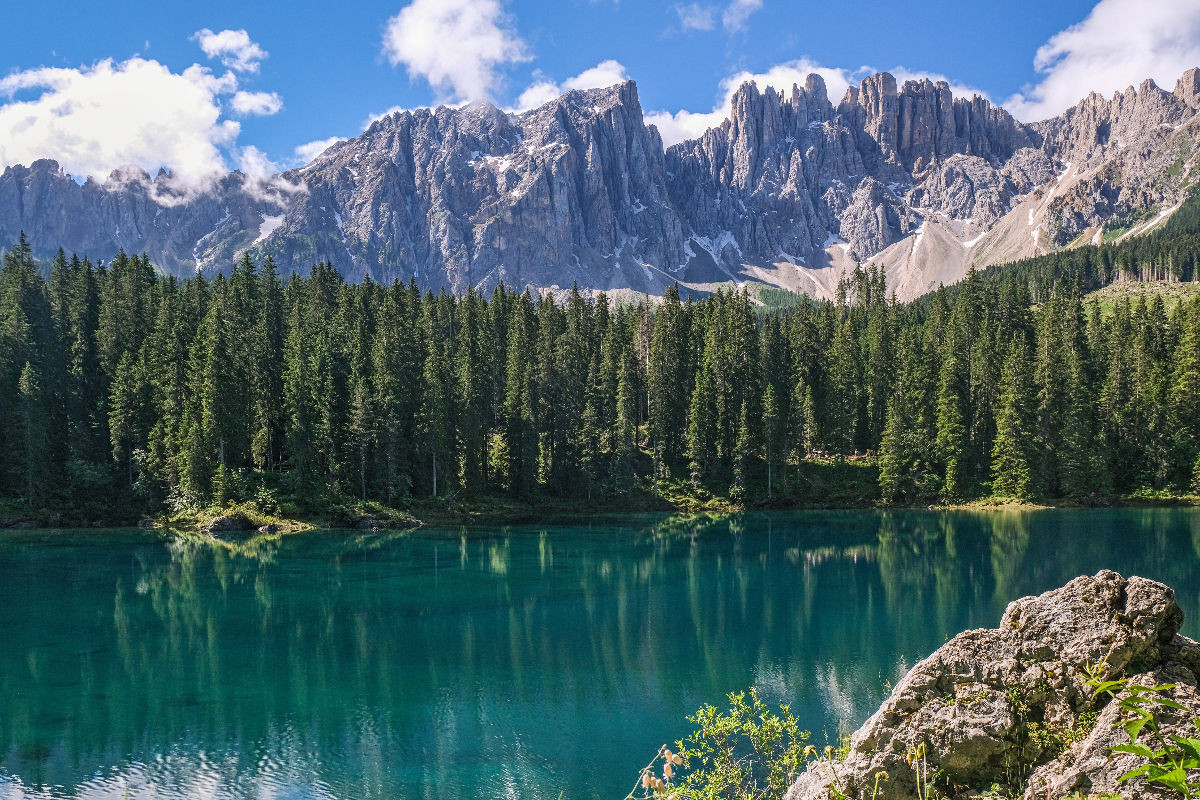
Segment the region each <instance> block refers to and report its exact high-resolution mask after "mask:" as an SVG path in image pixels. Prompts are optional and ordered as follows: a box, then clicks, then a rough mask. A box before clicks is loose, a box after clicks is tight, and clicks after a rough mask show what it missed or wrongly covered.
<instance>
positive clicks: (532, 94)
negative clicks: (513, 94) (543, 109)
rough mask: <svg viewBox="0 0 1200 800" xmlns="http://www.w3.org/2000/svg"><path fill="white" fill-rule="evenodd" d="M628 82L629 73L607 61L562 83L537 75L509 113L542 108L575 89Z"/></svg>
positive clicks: (613, 62)
mask: <svg viewBox="0 0 1200 800" xmlns="http://www.w3.org/2000/svg"><path fill="white" fill-rule="evenodd" d="M627 80H629V73H628V71H627V70H626V69H625V65H624V64H622V63H621V62H620V61H614V60H613V59H609V60H607V61H601V62H600V63H599V64H597V65H596V66H594V67H592V68H590V69H585V70H584V71H583V72H581V73H579V74H578V75H576V76H575V77H573V78H567V79H566V80H565V81H563V82H562V83H555V82H554V81H552V80H550V79H549V78H546V77H545V76H542V75H539V76H538V78H537V80H535V81H534V82H533V83H531V84H530V85H529V86H527V87H526V88H525V91H523V92H521V94H520V96H519V97H517V102H516V103H515V104H514V105H513V107H512V108H510V109H508V110H509V111H514V112H521V111H528V110H530V109H532V108H537V107H539V106H543V105H545V104H546V103H549V102H551V101H552V100H555V99H557V98H558V97H559V96H560V95H563V94H565V93H567V92H570V91H572V90H575V89H602V88H605V87H608V86H613V85H615V84H618V83H624V82H625V81H627Z"/></svg>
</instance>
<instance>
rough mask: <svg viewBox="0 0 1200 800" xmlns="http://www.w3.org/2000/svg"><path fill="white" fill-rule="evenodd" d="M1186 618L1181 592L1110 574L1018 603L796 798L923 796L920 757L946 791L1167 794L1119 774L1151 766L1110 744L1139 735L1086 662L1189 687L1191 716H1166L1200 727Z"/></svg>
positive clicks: (1180, 697)
mask: <svg viewBox="0 0 1200 800" xmlns="http://www.w3.org/2000/svg"><path fill="white" fill-rule="evenodd" d="M1182 620H1183V613H1182V611H1181V610H1180V608H1179V605H1178V604H1177V603H1176V601H1175V595H1174V592H1173V591H1172V590H1171V589H1170V588H1168V587H1167V586H1164V585H1163V584H1161V583H1156V582H1154V581H1150V580H1146V579H1144V578H1138V577H1133V578H1129V579H1128V580H1127V579H1125V578H1123V577H1122V576H1120V575H1118V574H1117V573H1115V572H1110V571H1103V572H1100V573H1098V574H1096V575H1095V576H1092V577H1080V578H1076V579H1075V580H1073V581H1071V582H1070V583H1068V584H1067V585H1066V586H1064V587H1063V588H1061V589H1057V590H1055V591H1052V592H1047V593H1046V594H1043V595H1041V596H1039V597H1026V598H1023V599H1021V600H1017V601H1015V602H1013V603H1011V604H1010V605H1009V606H1008V608H1007V610H1006V611H1005V612H1004V616H1003V618H1002V619H1001V621H1000V627H999V628H998V629H995V630H975V631H967V632H965V633H962V634H959V635H958V636H956V637H955V638H954V639H952V640H950V641H949V642H948V643H947V644H945V645H944V646H943V647H942V648H940V649H939V650H938V651H937V652H935V653H934V654H933V655H931V656H930V657H929V658H927V659H925V660H924V661H922V662H920V663H919V664H917V665H916V666H915V667H913V669H912V670H911V671H909V673H908V674H907V675H906V676H905V677H904V679H903V680H902V681H900V683H899V684H898V685H897V686H896V688H895V690H894V691H893V692H892V695H891V697H890V698H889V699H888V700H887V701H886V702H885V703H884V704H883V706H882V707H881V708H880V709H879V710H878V711H877V712H876V713H875V714H874V715H873V716H872V717H871V718H870V719H868V720H867V722H866V723H865V724H864V725H863V726H862V727H861V728H860V729H859V730H858V731H857V732H856V733H855V734H854V735H853V737H852V739H851V746H850V751H849V754H848V755H847V756H846V758H845V759H844V760H841V761H838V760H834V761H832V762H830V761H828V760H826V761H823V762H822V763H820V764H814V765H812V766H810V767H809V768H808V770H807V772H805V773H804V774H803V775H801V777H800V778H799V779H798V780H797V781H796V783H795V784H794V785H793V786H792V788H791V789H790V790H789V792H788V794H787V800H829V799H830V798H833V797H835V796H849V797H856V798H857V797H872V796H874V797H876V798H877V800H901V798H905V799H907V798H913V797H917V796H918V793H917V772H916V770H915V769H914V763H916V764H920V760H921V759H920V758H919V757H917V758H916V759H914V754H915V753H918V752H923V753H924V761H925V765H924V766H925V767H926V769H927V774H928V775H930V776H932V775H935V774H936V775H937V778H936V784H937V788H938V790H939V791H941V792H942V793H943V795H944V796H947V797H964V798H965V797H978V796H980V794H981V793H982V792H984V791H987V790H990V789H993V788H994V787H995V788H998V789H1000V790H1001V791H1002V794H1001V795H1000V796H1005V797H1008V796H1012V794H1013V793H1014V792H1015V793H1016V794H1022V793H1023V795H1024V796H1025V797H1026V798H1028V800H1057V799H1058V798H1064V797H1066V796H1068V795H1074V794H1075V793H1079V794H1080V795H1081V796H1088V795H1089V794H1101V793H1106V792H1115V793H1120V795H1121V796H1122V797H1160V796H1162V797H1165V796H1167V795H1165V794H1159V793H1157V792H1158V790H1157V789H1156V788H1155V787H1153V786H1148V785H1145V784H1144V783H1143V782H1141V781H1140V780H1135V781H1133V782H1128V783H1124V784H1121V783H1119V782H1118V779H1119V778H1120V777H1121V776H1122V775H1123V774H1124V773H1125V772H1126V771H1128V770H1129V769H1131V768H1133V767H1135V766H1137V765H1138V764H1139V763H1141V762H1140V760H1139V757H1138V756H1134V755H1129V754H1120V753H1112V752H1111V750H1110V748H1111V747H1112V746H1113V745H1116V744H1124V743H1128V738H1127V737H1126V736H1125V733H1124V731H1123V730H1121V729H1115V730H1114V728H1113V725H1114V723H1116V722H1117V721H1118V718H1119V714H1120V709H1119V706H1118V704H1116V703H1114V702H1111V701H1110V700H1109V699H1108V697H1106V696H1102V697H1099V698H1097V697H1096V696H1095V695H1094V692H1093V690H1092V689H1091V687H1089V686H1087V685H1085V681H1086V680H1087V673H1086V670H1087V669H1089V668H1090V667H1093V666H1095V665H1098V664H1101V663H1103V664H1105V665H1106V666H1105V669H1106V674H1107V675H1108V676H1110V677H1111V676H1117V675H1121V676H1128V677H1130V678H1131V680H1132V681H1133V682H1135V683H1140V684H1145V685H1153V684H1161V683H1175V684H1177V688H1176V689H1175V690H1174V693H1173V698H1174V700H1175V701H1177V702H1179V703H1180V704H1182V705H1183V706H1184V707H1185V711H1184V712H1182V713H1176V712H1170V713H1168V714H1167V715H1165V716H1164V721H1165V725H1166V727H1167V729H1168V730H1170V731H1175V732H1178V733H1180V734H1181V735H1189V734H1194V728H1193V727H1192V726H1191V723H1190V719H1191V718H1192V717H1195V716H1200V695H1198V694H1197V679H1198V677H1200V644H1197V643H1196V642H1194V641H1192V640H1190V639H1187V638H1185V637H1183V636H1181V635H1179V633H1178V631H1179V627H1180V624H1181V623H1182ZM885 772H886V774H887V776H888V777H887V778H886V779H882V778H880V780H879V782H878V793H877V794H874V795H873V790H874V787H875V785H876V776H879V775H881V773H885ZM838 793H840V794H838ZM922 796H924V795H922Z"/></svg>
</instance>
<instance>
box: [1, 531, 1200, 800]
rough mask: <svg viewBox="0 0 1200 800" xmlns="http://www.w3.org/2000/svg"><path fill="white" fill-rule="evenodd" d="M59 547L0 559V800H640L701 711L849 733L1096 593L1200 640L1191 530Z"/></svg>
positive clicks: (331, 539)
mask: <svg viewBox="0 0 1200 800" xmlns="http://www.w3.org/2000/svg"><path fill="white" fill-rule="evenodd" d="M44 536H47V537H48V536H54V537H55V538H54V539H53V540H52V542H47V541H45V540H44V539H39V538H38V536H37V535H26V536H25V538H24V539H17V538H11V537H10V538H7V539H4V540H0V608H3V609H4V611H3V612H2V613H3V615H4V620H5V622H4V627H3V630H4V634H5V639H6V642H7V644H6V646H5V647H4V648H2V649H0V797H8V796H20V795H27V794H33V795H38V794H46V795H51V796H87V797H102V796H110V797H121V796H123V793H124V791H125V787H126V785H128V786H129V788H130V797H139V796H150V794H151V793H153V794H154V795H155V796H158V797H163V796H166V797H182V796H198V795H201V794H204V795H206V796H214V797H266V796H287V797H324V796H339V797H340V796H356V797H417V796H419V797H430V798H438V797H458V796H462V795H465V794H475V795H479V796H497V795H500V796H507V795H518V794H519V795H520V796H522V797H557V796H558V794H559V792H560V791H563V792H565V794H566V796H571V797H600V796H609V795H612V796H619V794H614V792H617V793H619V792H623V791H625V790H626V789H627V788H628V787H626V786H625V785H624V784H625V779H626V778H627V777H629V775H630V774H632V772H636V769H637V768H638V766H640V764H639V763H638V760H639V759H640V758H642V756H643V755H644V754H645V753H648V752H653V750H654V749H655V748H656V747H657V746H658V745H659V744H661V743H662V742H663V741H670V740H673V739H675V738H678V737H679V736H680V735H682V734H683V733H684V732H685V731H686V723H685V722H684V717H685V716H686V715H687V714H689V713H691V712H692V711H694V710H695V708H696V707H698V706H699V705H700V704H702V703H704V702H710V701H715V700H717V699H719V698H720V696H721V695H722V694H723V693H725V692H727V691H731V690H735V689H738V688H741V687H744V686H745V685H747V684H748V683H750V682H755V683H757V684H758V685H759V686H760V687H761V688H762V689H763V691H764V693H765V694H766V695H767V696H768V697H770V698H772V699H777V700H788V701H791V702H792V703H793V708H794V710H796V712H797V714H798V715H799V716H800V717H801V718H802V720H805V721H806V722H807V723H808V724H809V725H810V726H811V727H812V728H813V729H814V730H815V731H817V734H818V738H819V737H820V732H821V731H828V732H829V733H830V735H834V734H835V733H836V732H837V730H838V727H839V721H841V722H843V723H845V724H849V725H850V726H853V725H857V724H858V723H859V722H861V721H862V719H863V718H864V717H865V716H866V715H867V714H868V713H869V712H870V711H871V710H873V709H874V707H875V705H876V704H877V703H878V702H879V701H880V700H881V699H882V696H883V694H884V683H885V681H888V680H892V681H894V680H895V679H896V678H897V676H898V675H899V674H901V673H902V672H903V671H904V669H906V668H907V667H908V666H911V664H912V663H914V661H915V660H916V659H917V658H920V657H921V656H923V655H925V654H926V653H928V652H930V651H932V650H933V649H935V648H936V647H937V646H939V645H940V644H942V642H944V641H945V640H946V639H948V638H949V637H950V636H952V635H953V634H954V633H957V632H958V631H959V630H962V629H964V628H967V627H979V626H984V625H989V626H990V625H994V624H995V621H996V619H997V617H998V615H999V613H1000V610H1001V609H1002V607H1003V605H1004V604H1005V603H1006V602H1007V601H1009V600H1011V599H1013V598H1015V597H1017V596H1021V595H1025V594H1032V593H1036V592H1039V591H1041V590H1043V589H1045V588H1048V587H1050V586H1054V585H1059V584H1061V583H1063V582H1065V580H1067V579H1068V578H1070V577H1071V576H1073V575H1076V574H1079V573H1081V572H1094V571H1096V570H1097V569H1099V568H1100V567H1113V568H1116V569H1119V570H1122V571H1125V572H1127V573H1131V572H1136V573H1139V574H1145V575H1148V576H1150V577H1154V578H1157V579H1159V580H1164V581H1167V582H1168V583H1171V584H1172V585H1174V586H1176V587H1177V588H1178V589H1180V590H1181V591H1180V596H1181V600H1182V601H1183V604H1184V607H1185V611H1187V612H1188V614H1189V620H1195V619H1196V618H1197V617H1198V616H1200V609H1198V608H1197V605H1196V592H1195V591H1193V590H1194V589H1195V588H1196V587H1197V585H1198V583H1200V581H1198V580H1197V575H1196V565H1197V564H1198V563H1200V557H1197V555H1196V552H1197V550H1196V546H1194V545H1193V542H1197V543H1200V515H1197V514H1196V513H1194V512H1189V511H1171V510H1157V511H1146V512H1143V511H1072V512H1047V513H1037V514H1016V513H999V512H998V513H993V514H984V515H976V514H968V513H932V512H928V513H926V512H911V513H891V512H889V513H853V512H831V513H808V514H797V515H782V514H779V515H769V516H768V515H762V516H758V515H748V516H744V517H735V518H713V519H708V518H691V519H679V518H674V519H668V520H645V521H642V522H639V523H637V524H630V525H626V526H624V527H613V526H593V527H590V528H582V527H576V528H550V529H544V530H543V529H536V528H513V529H497V530H487V531H471V532H453V531H440V532H434V531H428V532H420V533H410V534H397V535H391V536H377V535H358V534H349V533H336V532H335V533H317V534H298V535H292V536H287V537H283V538H259V537H256V538H253V539H249V540H246V541H242V542H239V543H219V542H213V541H211V540H206V539H202V538H199V537H178V538H166V539H159V538H155V537H153V536H149V535H142V534H137V535H135V534H128V533H122V534H120V535H116V534H114V536H115V537H116V540H107V539H106V540H105V541H98V540H97V537H96V535H95V534H94V533H88V534H87V535H80V536H72V535H70V534H45V535H44ZM51 545H53V546H51ZM1189 624H1190V623H1189ZM4 775H7V776H11V777H8V778H5V777H3V776H4ZM48 787H66V788H48Z"/></svg>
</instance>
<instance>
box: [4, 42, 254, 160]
mask: <svg viewBox="0 0 1200 800" xmlns="http://www.w3.org/2000/svg"><path fill="white" fill-rule="evenodd" d="M236 87H237V80H236V79H235V78H234V77H233V76H232V75H230V74H226V75H222V76H217V75H214V74H213V73H212V72H211V71H210V70H208V69H206V68H204V67H201V66H198V65H195V64H193V65H192V66H191V67H189V68H187V69H186V70H184V71H183V72H182V73H180V74H177V73H173V72H171V70H170V69H168V68H167V67H166V66H164V65H163V64H160V63H158V62H157V61H153V60H147V59H142V58H131V59H129V60H128V61H124V62H120V63H118V62H114V61H113V60H111V59H105V60H103V61H100V62H98V63H96V64H94V65H93V66H91V67H83V68H80V69H66V68H49V67H41V68H38V69H31V70H25V71H22V72H15V73H12V74H10V75H8V76H7V77H5V78H3V79H0V99H3V98H8V100H7V102H3V103H2V104H0V162H2V163H3V164H4V165H5V166H8V165H11V164H29V163H31V162H33V161H35V160H37V159H39V158H53V159H55V160H57V161H58V162H59V164H60V165H62V167H63V169H65V170H66V171H68V172H70V173H72V174H75V175H79V176H85V175H94V176H99V177H103V176H105V175H107V174H108V173H109V172H111V171H112V170H114V169H116V168H118V167H122V166H126V165H136V166H138V167H141V168H142V169H144V170H146V171H148V172H153V171H155V170H157V169H158V168H159V167H162V166H166V167H168V168H170V169H171V170H173V171H174V172H175V173H176V174H177V175H180V176H185V177H187V178H190V179H195V180H198V179H201V178H203V177H205V176H209V175H211V174H213V173H216V172H221V171H223V170H225V168H226V167H225V159H224V157H223V154H222V151H223V149H224V148H228V147H231V146H233V145H234V143H235V141H236V139H237V137H238V134H239V132H240V130H241V128H240V126H239V124H238V123H237V122H235V121H233V120H226V119H222V118H221V102H220V96H221V95H223V94H228V93H230V92H232V91H234V90H235V89H236ZM30 92H32V93H33V96H32V97H28V98H24V99H19V100H18V99H15V96H16V95H17V93H22V94H23V95H24V94H26V93H30Z"/></svg>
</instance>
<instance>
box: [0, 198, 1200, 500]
mask: <svg viewBox="0 0 1200 800" xmlns="http://www.w3.org/2000/svg"><path fill="white" fill-rule="evenodd" d="M1198 262H1200V205H1198V204H1197V203H1192V204H1190V205H1188V206H1185V207H1184V208H1183V209H1181V210H1180V211H1179V212H1178V213H1177V214H1176V215H1175V217H1174V218H1173V219H1172V220H1171V221H1170V222H1169V223H1168V225H1167V226H1165V227H1164V228H1163V229H1162V230H1160V231H1159V232H1157V233H1154V234H1151V235H1149V236H1144V237H1141V238H1137V239H1131V240H1128V241H1126V242H1122V243H1120V244H1114V245H1104V246H1101V247H1090V246H1089V247H1084V248H1077V249H1072V250H1065V251H1061V252H1059V253H1055V254H1052V255H1049V256H1044V257H1041V258H1037V259H1032V260H1029V261H1025V262H1020V263H1017V264H1012V265H1006V266H1003V267H997V268H993V269H990V270H987V271H985V272H980V273H974V272H973V273H971V274H970V275H969V276H968V278H967V279H966V280H965V281H964V282H963V283H961V284H958V285H956V286H953V287H950V288H945V289H941V290H939V291H937V292H935V293H933V294H932V295H928V296H926V297H924V298H922V299H921V300H919V301H917V302H915V303H911V304H907V305H898V304H897V303H895V302H894V301H892V300H891V299H890V298H889V296H888V292H887V287H886V286H885V284H884V280H883V277H882V273H880V272H876V271H874V270H873V269H871V268H869V267H868V268H860V269H858V270H856V271H855V273H854V274H852V275H848V276H846V278H845V279H844V280H843V282H842V289H841V292H840V297H839V299H838V301H836V302H812V301H807V300H805V301H801V302H798V303H796V304H795V305H794V306H793V307H791V308H787V309H783V310H766V309H765V308H764V307H763V306H762V305H761V304H759V303H756V302H755V301H753V300H752V299H751V297H750V295H749V294H748V293H747V291H745V290H728V291H721V292H718V293H716V294H715V295H713V296H709V297H705V298H703V299H698V300H693V299H688V300H681V298H680V295H679V293H678V292H677V291H671V292H669V293H668V294H667V296H666V298H665V299H663V300H662V302H661V303H651V302H649V301H647V302H643V303H641V304H636V305H629V304H625V305H614V304H612V303H610V302H609V301H608V300H607V299H606V298H605V297H604V296H603V295H600V296H598V297H595V298H594V299H593V298H586V297H583V296H581V295H580V294H579V293H578V292H573V293H571V294H570V295H569V296H568V297H565V298H563V297H561V296H560V297H558V298H557V299H556V298H553V297H550V296H545V297H534V296H530V294H529V293H520V294H519V293H516V292H513V291H511V290H508V289H504V288H501V289H499V290H497V291H496V292H495V293H493V294H492V295H491V296H490V297H484V296H481V295H479V294H476V293H474V292H469V293H467V294H466V295H465V296H457V297H456V296H452V295H449V294H445V293H442V294H432V293H424V294H422V293H421V292H420V291H418V290H417V288H416V287H415V286H414V285H408V286H405V285H399V284H398V285H393V286H381V285H378V284H376V283H372V282H370V281H366V282H364V283H361V284H357V285H353V284H349V283H346V282H345V281H344V280H343V279H342V278H341V277H340V276H339V274H338V273H337V272H336V271H335V270H334V269H332V268H331V267H330V266H328V265H323V264H317V265H315V266H314V267H313V268H312V270H311V274H310V275H309V276H307V277H295V278H290V279H288V280H286V281H281V279H280V278H279V276H278V275H277V274H276V271H275V268H274V266H273V264H272V263H271V261H270V260H269V259H267V260H265V261H264V262H263V263H255V262H254V261H253V260H252V259H251V258H250V257H249V256H246V257H245V258H243V259H242V260H241V262H240V263H239V264H238V265H237V266H236V268H235V269H234V270H233V271H232V273H231V274H230V275H229V276H223V275H219V276H217V277H215V278H212V279H206V278H203V277H196V278H192V279H189V280H185V281H177V280H176V279H174V278H164V277H162V276H161V275H159V274H158V273H156V270H155V268H154V266H153V265H152V264H151V263H150V262H149V261H148V260H147V259H146V258H145V257H138V256H126V255H124V254H122V255H120V256H119V257H117V258H115V259H114V260H112V262H111V263H108V264H103V265H96V264H92V263H90V262H89V261H88V260H86V259H82V258H80V257H75V256H71V257H68V256H66V255H65V254H63V253H61V252H60V254H59V255H58V257H57V258H55V259H54V260H53V262H52V263H50V264H42V263H38V262H36V261H35V259H34V258H33V257H32V255H31V249H30V246H29V244H28V243H27V242H26V241H25V239H24V237H23V236H22V238H21V241H20V242H18V243H17V244H15V245H14V246H13V247H12V248H11V249H10V250H9V251H8V252H7V253H6V254H5V257H4V266H3V271H2V273H0V431H3V440H4V447H3V448H0V497H2V498H5V500H4V502H7V503H9V504H10V505H11V506H12V507H18V506H19V507H23V508H29V509H46V508H68V509H75V510H77V511H80V512H81V513H85V514H93V515H100V516H103V515H104V514H106V513H112V510H113V509H115V508H121V509H133V510H135V512H136V513H137V514H154V513H159V512H162V511H164V510H165V511H170V510H176V511H177V510H179V509H186V508H198V507H202V506H212V505H224V504H226V503H227V502H234V501H254V500H259V501H261V502H262V503H264V504H267V503H275V502H278V501H279V499H280V498H287V499H288V502H289V503H291V504H293V505H295V506H296V507H297V508H299V509H302V510H303V509H312V508H316V507H319V506H320V505H322V504H329V503H331V502H338V501H342V500H346V499H350V500H368V501H374V502H378V503H382V504H386V505H388V506H400V507H403V506H404V505H405V504H406V503H407V502H409V501H412V500H415V499H419V498H428V497H447V496H449V497H455V498H481V499H482V498H488V497H501V496H509V497H512V498H516V499H518V500H532V499H536V498H563V499H567V500H588V501H592V502H607V501H617V502H618V503H619V502H621V501H622V499H623V498H628V497H631V496H638V497H642V498H646V497H661V496H662V495H663V493H666V494H672V493H674V495H678V494H679V493H681V492H682V493H684V494H686V495H688V496H690V497H693V498H695V497H700V498H705V497H718V498H726V499H728V500H730V501H732V502H734V503H746V504H767V503H774V504H778V505H787V504H789V503H794V502H797V498H798V497H799V496H800V495H799V492H800V489H801V487H805V486H809V488H810V492H809V495H807V497H808V499H809V500H812V496H811V480H810V477H809V473H810V471H812V470H814V469H816V468H817V465H819V464H827V463H841V462H842V461H843V459H845V460H847V461H848V462H861V463H865V464H869V465H874V466H877V473H875V472H872V481H873V482H874V481H875V478H874V476H875V475H876V474H877V476H878V477H877V484H878V491H877V494H876V495H875V496H874V497H873V498H872V499H876V498H877V499H878V500H879V501H880V502H884V503H896V504H925V503H934V502H940V503H954V502H960V501H964V500H970V499H974V498H981V497H1008V498H1016V499H1029V498H1074V499H1078V500H1082V501H1088V500H1097V499H1103V498H1108V497H1112V496H1120V495H1127V494H1129V493H1133V492H1136V491H1142V490H1163V491H1170V492H1176V493H1178V492H1187V491H1192V487H1195V486H1196V484H1197V482H1198V481H1200V413H1198V409H1200V299H1191V300H1185V301H1183V302H1179V303H1176V304H1173V305H1171V306H1170V307H1168V306H1167V304H1166V303H1164V301H1163V298H1162V296H1161V295H1158V294H1151V295H1150V296H1149V299H1146V298H1138V299H1132V300H1131V299H1128V298H1125V299H1119V300H1117V301H1116V302H1115V303H1113V304H1111V305H1110V306H1109V307H1103V306H1101V304H1099V303H1094V302H1087V301H1086V300H1085V299H1084V296H1085V295H1086V293H1087V292H1089V291H1092V290H1094V289H1097V288H1100V287H1102V286H1104V285H1106V284H1109V283H1111V282H1113V281H1115V280H1122V279H1124V280H1130V279H1132V280H1138V279H1144V278H1147V277H1153V278H1158V279H1171V280H1176V281H1193V280H1196V279H1197V278H1200V273H1198V271H1197V267H1198ZM126 513H128V512H126Z"/></svg>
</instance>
